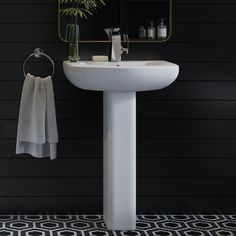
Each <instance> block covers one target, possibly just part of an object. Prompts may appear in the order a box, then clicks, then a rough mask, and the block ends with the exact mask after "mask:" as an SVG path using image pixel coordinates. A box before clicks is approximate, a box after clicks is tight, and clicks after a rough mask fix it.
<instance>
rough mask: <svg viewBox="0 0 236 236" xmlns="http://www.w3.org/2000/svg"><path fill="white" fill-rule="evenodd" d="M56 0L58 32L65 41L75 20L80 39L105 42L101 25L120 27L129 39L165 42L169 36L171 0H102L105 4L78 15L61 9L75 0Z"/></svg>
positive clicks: (69, 5)
mask: <svg viewBox="0 0 236 236" xmlns="http://www.w3.org/2000/svg"><path fill="white" fill-rule="evenodd" d="M58 1H59V2H58V22H59V29H58V31H59V35H61V38H62V39H64V40H65V39H66V40H68V31H69V30H68V29H69V28H68V25H69V24H74V22H76V21H77V24H78V25H79V32H80V33H79V40H80V42H107V41H108V38H107V35H106V33H105V31H104V28H110V27H120V28H121V32H122V33H127V34H128V35H129V38H130V41H131V42H165V41H167V40H168V39H169V38H170V35H171V28H172V15H171V14H172V0H103V1H104V2H105V6H103V5H101V6H99V7H98V8H97V9H96V11H94V12H93V13H92V15H90V14H89V13H87V14H86V17H84V16H83V17H82V18H81V16H80V15H79V14H77V16H76V17H75V15H74V13H73V12H63V10H64V9H71V8H73V7H75V3H76V2H77V0H73V1H65V0H58ZM98 1H99V0H98ZM73 2H74V3H73ZM73 4H74V5H73ZM62 12H63V13H62ZM85 13H86V12H85Z"/></svg>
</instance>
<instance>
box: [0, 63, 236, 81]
mask: <svg viewBox="0 0 236 236" xmlns="http://www.w3.org/2000/svg"><path fill="white" fill-rule="evenodd" d="M55 65H56V71H55V76H54V77H53V81H55V80H63V81H65V80H67V78H66V77H65V75H64V72H63V68H62V62H58V63H55ZM178 65H179V66H180V76H179V77H178V81H179V80H181V81H182V80H188V81H189V80H203V81H209V80H210V81H215V80H217V81H219V80H221V81H229V80H230V81H231V80H232V81H236V75H235V62H232V63H217V62H216V63H205V62H178ZM196 68H198V69H197V70H196ZM0 70H1V72H2V73H1V76H0V81H12V80H14V81H15V80H20V81H22V80H23V79H24V76H23V72H22V62H11V63H9V62H0ZM26 71H27V72H30V73H31V74H34V75H40V76H48V75H49V74H50V73H51V71H52V67H51V64H50V63H48V61H45V62H42V63H41V62H39V61H31V60H30V61H29V62H28V63H27V65H26ZM193 71H194V73H193ZM202 71H204V73H202Z"/></svg>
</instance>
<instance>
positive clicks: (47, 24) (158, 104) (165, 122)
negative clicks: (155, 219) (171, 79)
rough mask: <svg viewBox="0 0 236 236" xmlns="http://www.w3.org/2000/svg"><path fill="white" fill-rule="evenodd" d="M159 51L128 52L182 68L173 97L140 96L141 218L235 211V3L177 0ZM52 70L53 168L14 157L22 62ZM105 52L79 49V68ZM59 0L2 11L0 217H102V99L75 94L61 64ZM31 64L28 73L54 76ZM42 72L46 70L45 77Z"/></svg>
mask: <svg viewBox="0 0 236 236" xmlns="http://www.w3.org/2000/svg"><path fill="white" fill-rule="evenodd" d="M173 3H174V7H173V14H174V25H173V28H174V31H173V37H172V39H171V41H169V42H168V43H165V44H152V43H151V44H132V45H131V52H130V55H129V56H128V57H127V59H166V60H170V61H174V62H176V63H178V64H179V65H180V68H181V70H180V76H179V79H178V81H176V82H175V83H174V84H173V85H172V86H170V87H169V88H167V89H165V90H162V91H155V92H149V93H140V94H138V95H137V98H138V101H137V118H138V121H137V134H138V137H137V138H138V140H137V154H138V157H137V158H138V161H137V174H138V177H137V190H138V193H137V194H138V212H139V213H140V212H165V213H170V212H172V213H173V212H188V213H191V212H212V211H217V212H235V211H236V188H235V186H236V83H235V79H236V70H235V66H236V64H235V63H236V30H235V26H236V16H235V12H236V2H235V0H191V1H189V0H188V1H184V0H173ZM35 47H42V48H43V49H44V50H45V51H46V52H47V53H48V54H50V55H51V56H52V57H53V58H54V59H55V61H56V64H57V71H56V76H55V80H54V87H55V96H56V106H57V116H58V126H59V134H60V144H59V150H58V153H59V158H58V160H57V161H54V162H51V161H49V160H46V159H43V160H36V159H33V158H30V157H18V156H16V155H15V154H14V151H15V138H16V126H17V117H18V109H19V99H20V94H21V88H22V82H23V77H22V61H23V59H24V58H25V56H26V55H27V54H28V53H30V52H31V51H32V50H33V49H34V48H35ZM106 52H107V45H106V44H100V45H93V44H83V45H82V46H81V56H82V59H89V58H90V56H91V55H93V54H98V53H106ZM66 53H67V47H66V46H65V45H64V44H63V43H61V42H59V40H58V37H57V18H56V4H55V1H50V0H1V2H0V111H1V112H0V213H9V212H14V213H25V212H43V213H46V212H50V213H53V212H57V213H62V212H68V211H69V212H77V213H96V212H98V213H101V212H102V94H101V93H96V92H88V91H83V90H79V89H77V88H75V87H74V86H72V85H71V84H70V83H69V82H68V81H67V80H66V78H65V77H64V74H63V72H62V66H61V62H62V61H63V60H64V59H65V58H66ZM47 66H48V65H47V64H44V63H43V62H32V63H31V64H30V65H29V67H30V70H31V71H32V70H35V71H36V70H41V71H45V73H46V71H47V70H48V71H49V70H50V67H47ZM45 68H46V70H45Z"/></svg>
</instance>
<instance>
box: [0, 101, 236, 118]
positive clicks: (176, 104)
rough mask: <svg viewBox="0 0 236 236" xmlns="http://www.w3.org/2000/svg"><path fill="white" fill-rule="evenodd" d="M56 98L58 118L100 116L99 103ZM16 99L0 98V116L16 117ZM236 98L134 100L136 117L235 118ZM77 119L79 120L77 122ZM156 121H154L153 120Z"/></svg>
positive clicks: (100, 105)
mask: <svg viewBox="0 0 236 236" xmlns="http://www.w3.org/2000/svg"><path fill="white" fill-rule="evenodd" d="M99 100H100V101H96V100H95V101H94V100H91V101H79V100H77V101H61V100H60V101H57V102H56V112H57V118H58V119H69V120H80V119H89V120H98V119H102V118H103V102H102V99H99ZM19 106H20V101H19V100H18V101H0V108H2V109H4V112H2V113H0V119H18V113H19ZM235 108H236V101H187V100H186V101H158V100H156V101H152V102H150V101H145V100H140V99H139V100H138V102H137V119H138V120H142V119H151V120H155V119H157V120H158V119H170V120H174V119H184V120H186V119H195V120H197V119H211V120H214V119H222V120H230V119H236V109H235ZM78 122H80V121H78ZM157 122H158V121H157Z"/></svg>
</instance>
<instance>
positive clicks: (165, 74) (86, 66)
mask: <svg viewBox="0 0 236 236" xmlns="http://www.w3.org/2000/svg"><path fill="white" fill-rule="evenodd" d="M63 67H64V72H65V74H66V76H67V78H68V79H69V80H70V81H71V83H72V84H74V85H75V86H77V87H79V88H82V89H86V90H96V91H136V92H138V91H149V90H158V89H162V88H165V87H167V86H168V85H170V84H171V83H173V82H174V80H175V79H176V78H177V76H178V73H179V66H178V65H176V64H174V63H170V62H167V61H122V62H118V63H117V62H92V61H82V62H76V63H71V62H68V61H65V62H64V63H63Z"/></svg>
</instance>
